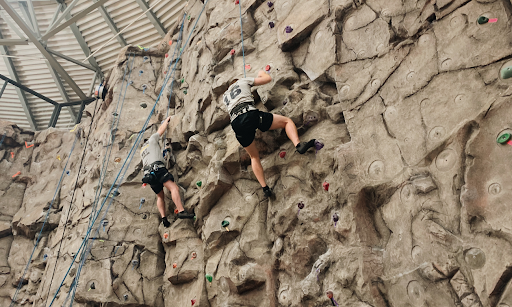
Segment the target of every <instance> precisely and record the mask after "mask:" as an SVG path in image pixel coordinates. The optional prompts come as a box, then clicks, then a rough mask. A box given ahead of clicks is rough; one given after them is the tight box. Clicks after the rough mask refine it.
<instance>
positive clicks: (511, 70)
mask: <svg viewBox="0 0 512 307" xmlns="http://www.w3.org/2000/svg"><path fill="white" fill-rule="evenodd" d="M508 78H512V66H508V67H504V68H503V69H502V70H501V79H508Z"/></svg>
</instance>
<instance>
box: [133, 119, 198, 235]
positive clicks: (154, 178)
mask: <svg viewBox="0 0 512 307" xmlns="http://www.w3.org/2000/svg"><path fill="white" fill-rule="evenodd" d="M170 120H171V117H170V116H169V117H168V118H166V119H165V120H164V121H163V123H162V124H161V125H160V127H159V128H158V131H157V132H156V133H155V134H153V135H152V136H151V137H150V138H149V139H146V140H144V143H143V144H142V145H141V149H140V155H141V157H142V165H143V170H144V177H143V178H142V182H144V183H148V184H150V186H151V189H152V190H153V192H155V194H156V196H157V199H156V205H157V207H158V211H159V212H160V216H161V218H162V223H163V224H164V226H165V227H169V226H170V225H171V223H169V221H168V220H167V216H166V215H165V198H164V190H163V189H164V186H165V187H166V188H167V189H168V190H169V191H170V192H171V198H172V201H173V202H174V204H176V207H177V208H178V215H177V216H178V218H180V219H193V218H194V214H191V213H188V212H187V211H185V209H184V208H183V204H182V203H181V198H180V190H179V188H178V185H176V183H174V177H173V176H172V174H170V173H169V172H168V171H167V168H166V167H165V163H164V159H163V154H162V148H160V144H159V143H158V141H159V140H160V137H161V136H162V134H164V132H165V130H166V129H167V125H169V121H170Z"/></svg>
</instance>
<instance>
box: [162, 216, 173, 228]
mask: <svg viewBox="0 0 512 307" xmlns="http://www.w3.org/2000/svg"><path fill="white" fill-rule="evenodd" d="M162 223H164V227H169V226H171V223H169V221H168V220H167V216H164V217H163V218H162Z"/></svg>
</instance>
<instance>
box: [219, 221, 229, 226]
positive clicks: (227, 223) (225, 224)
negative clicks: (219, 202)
mask: <svg viewBox="0 0 512 307" xmlns="http://www.w3.org/2000/svg"><path fill="white" fill-rule="evenodd" d="M221 225H222V227H228V226H229V222H228V221H222V223H221Z"/></svg>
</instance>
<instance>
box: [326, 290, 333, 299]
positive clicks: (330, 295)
mask: <svg viewBox="0 0 512 307" xmlns="http://www.w3.org/2000/svg"><path fill="white" fill-rule="evenodd" d="M326 294H327V297H328V298H330V299H332V297H333V294H332V291H327V293H326Z"/></svg>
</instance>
